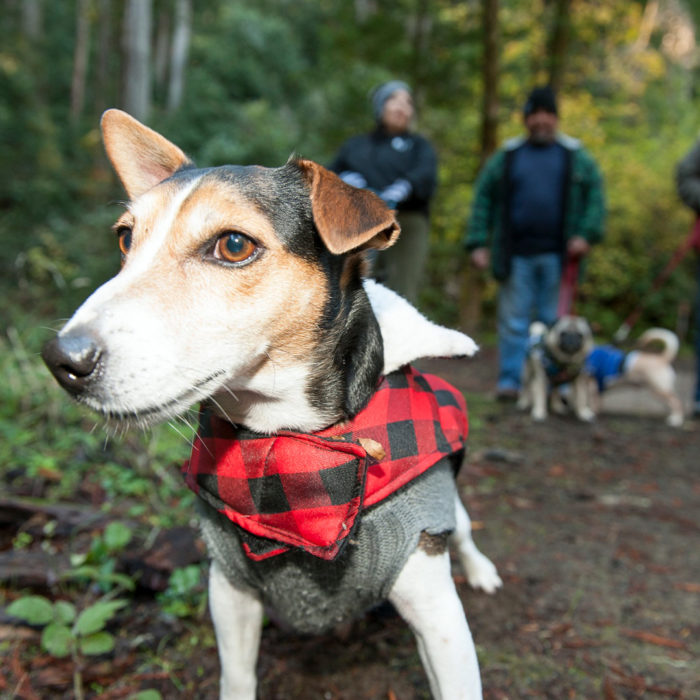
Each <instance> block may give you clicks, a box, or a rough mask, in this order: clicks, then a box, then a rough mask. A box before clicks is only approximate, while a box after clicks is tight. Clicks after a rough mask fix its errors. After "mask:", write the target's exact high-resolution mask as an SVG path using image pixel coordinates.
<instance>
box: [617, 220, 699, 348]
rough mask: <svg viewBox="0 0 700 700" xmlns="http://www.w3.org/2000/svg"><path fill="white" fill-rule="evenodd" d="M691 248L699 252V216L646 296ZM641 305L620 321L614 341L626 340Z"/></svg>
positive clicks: (669, 273) (667, 275) (668, 274)
mask: <svg viewBox="0 0 700 700" xmlns="http://www.w3.org/2000/svg"><path fill="white" fill-rule="evenodd" d="M691 248H695V250H696V251H698V252H700V218H698V219H696V220H695V223H694V224H693V227H692V228H691V229H690V233H689V234H688V236H687V237H686V238H685V240H684V241H682V242H681V244H680V245H679V246H678V247H677V248H676V250H675V252H674V253H673V255H672V256H671V259H670V260H669V261H668V262H667V263H666V266H665V267H664V269H663V270H661V272H659V274H658V275H657V276H656V279H654V281H653V283H652V285H651V287H650V289H649V291H648V293H647V295H645V296H648V294H653V293H654V292H655V291H656V290H657V289H659V287H660V286H661V285H662V284H663V283H664V282H665V281H666V280H667V279H668V278H669V277H670V275H671V273H672V272H673V271H674V270H675V269H676V268H677V267H678V265H679V263H680V262H681V260H683V258H684V257H685V256H686V255H687V254H688V251H689V250H690V249H691ZM643 306H644V303H643V302H642V303H640V304H638V305H637V306H636V308H635V309H633V311H632V313H630V314H629V316H627V318H626V319H625V320H624V321H623V322H622V325H621V326H620V327H619V328H618V329H617V330H616V331H615V335H614V336H613V340H614V341H615V342H616V343H622V342H624V341H625V340H627V336H629V334H630V331H631V330H632V328H633V327H634V324H635V323H637V321H638V320H639V317H640V316H641V314H642V308H643Z"/></svg>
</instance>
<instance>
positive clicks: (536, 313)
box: [464, 87, 605, 400]
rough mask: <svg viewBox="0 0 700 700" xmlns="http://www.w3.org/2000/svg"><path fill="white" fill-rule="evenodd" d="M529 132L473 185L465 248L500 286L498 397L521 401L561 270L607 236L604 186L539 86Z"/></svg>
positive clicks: (549, 320) (530, 105) (528, 116)
mask: <svg viewBox="0 0 700 700" xmlns="http://www.w3.org/2000/svg"><path fill="white" fill-rule="evenodd" d="M523 116H524V123H525V128H526V131H527V134H526V135H524V136H522V137H518V138H515V139H511V140H510V141H507V142H506V143H505V145H504V146H503V147H502V148H501V149H500V150H498V151H496V153H495V154H494V155H493V156H491V158H490V159H489V160H488V161H487V163H486V165H485V166H484V168H483V170H482V171H481V173H480V174H479V177H478V178H477V181H476V185H475V194H474V201H473V204H472V212H471V216H470V219H469V222H468V226H467V234H466V236H465V240H464V245H465V247H466V249H467V250H468V251H470V253H471V260H472V263H473V264H474V265H475V266H476V267H477V268H479V269H485V268H488V267H489V266H490V267H491V270H492V272H493V275H494V277H495V278H496V279H497V280H498V281H499V282H500V283H501V286H500V290H499V299H498V339H499V352H500V368H499V376H498V383H497V386H496V395H497V397H498V398H499V399H504V400H511V399H513V400H514V399H516V398H517V396H518V393H519V391H520V384H521V374H522V368H523V363H524V360H525V354H526V352H527V342H528V329H529V326H530V323H531V322H532V321H534V320H538V321H542V322H543V323H545V324H547V325H551V324H553V323H554V321H555V320H556V316H557V302H558V298H559V287H560V283H561V277H562V268H563V265H564V263H565V262H566V261H567V260H568V259H577V258H583V257H584V256H585V255H587V253H588V252H589V250H590V246H591V245H592V244H593V243H597V242H598V241H599V240H600V239H601V238H602V235H603V222H604V218H605V203H604V195H603V183H602V179H601V175H600V172H599V170H598V167H597V165H596V163H595V161H594V160H593V158H592V157H591V156H590V155H589V154H588V153H587V151H586V150H585V149H584V148H583V147H582V146H581V143H580V141H578V140H576V139H573V138H571V137H570V136H566V135H565V134H562V133H561V132H559V131H558V124H559V120H558V113H557V103H556V98H555V95H554V92H553V91H552V90H551V88H549V87H537V88H535V89H534V90H533V91H532V92H531V93H530V96H529V97H528V100H527V102H526V103H525V107H524V110H523Z"/></svg>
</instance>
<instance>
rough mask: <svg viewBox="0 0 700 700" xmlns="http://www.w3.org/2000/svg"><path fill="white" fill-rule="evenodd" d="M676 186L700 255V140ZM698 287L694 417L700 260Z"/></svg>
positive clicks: (699, 402) (699, 382)
mask: <svg viewBox="0 0 700 700" xmlns="http://www.w3.org/2000/svg"><path fill="white" fill-rule="evenodd" d="M676 186H677V189H678V195H679V196H680V198H681V199H682V200H683V202H684V203H685V204H687V205H688V206H689V207H690V208H691V209H692V210H693V211H694V212H695V216H696V218H697V221H696V223H695V238H694V246H695V249H696V250H697V251H698V253H700V139H699V140H698V141H697V142H696V143H695V145H694V146H693V147H692V148H691V149H690V151H688V153H686V154H685V156H684V157H683V158H682V159H681V160H680V161H679V163H678V165H677V166H676ZM697 278H698V287H697V296H696V300H695V319H696V323H695V357H696V379H695V396H694V399H693V415H694V416H696V417H700V260H698V271H697Z"/></svg>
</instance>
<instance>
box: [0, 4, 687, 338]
mask: <svg viewBox="0 0 700 700" xmlns="http://www.w3.org/2000/svg"><path fill="white" fill-rule="evenodd" d="M76 5H77V3H76V2H75V0H69V1H68V2H64V3H41V8H42V15H41V25H40V32H39V34H38V35H28V34H27V32H26V31H25V30H24V29H23V24H22V13H21V11H20V4H18V3H14V4H10V5H8V6H7V7H8V8H9V9H8V10H7V11H6V13H5V14H6V16H5V17H4V21H3V23H2V25H1V26H0V39H1V40H2V43H1V44H0V46H1V48H0V95H1V96H2V99H1V100H0V175H1V176H0V272H1V273H2V278H1V282H0V284H2V292H3V293H2V295H1V297H0V298H1V301H0V311H2V313H3V316H4V317H7V318H8V319H10V320H11V321H12V322H13V323H14V324H15V326H16V327H17V328H20V329H21V332H24V331H23V330H22V329H24V328H25V327H27V326H29V325H31V324H34V323H36V319H37V318H44V319H51V321H50V322H51V323H52V324H53V323H54V321H53V319H55V318H57V317H58V318H60V317H62V316H65V315H67V314H68V313H69V312H70V310H71V309H72V308H74V307H75V305H76V304H77V303H78V302H79V301H80V300H81V299H82V298H83V297H84V296H85V295H86V294H87V293H88V291H89V290H90V289H92V288H93V287H95V286H96V285H98V284H99V283H100V282H102V281H103V280H104V279H106V278H107V277H109V276H110V275H111V274H112V273H113V272H114V271H116V270H117V269H118V253H117V252H116V245H115V241H114V239H113V236H111V235H110V234H109V231H108V229H109V225H110V224H111V222H112V221H113V220H114V219H115V218H116V216H117V215H118V212H119V209H120V207H119V205H118V202H119V200H120V199H122V198H123V197H124V195H123V193H122V192H121V190H120V188H119V186H118V184H117V183H116V181H115V178H114V177H113V175H112V173H111V171H110V168H109V167H108V165H107V163H106V160H105V158H104V156H103V154H102V147H101V143H100V138H99V129H98V121H99V114H100V111H101V110H102V108H103V107H104V106H120V104H121V98H120V81H121V79H122V78H121V75H122V73H123V69H124V59H123V56H122V54H121V49H120V37H119V35H120V32H121V31H122V30H121V23H122V17H123V11H124V2H123V1H120V2H114V3H111V4H110V10H109V12H110V13H111V16H110V17H108V18H107V19H108V20H109V23H108V27H109V31H110V34H109V39H110V41H111V45H110V49H111V50H110V51H109V52H108V53H107V54H106V58H105V55H104V53H100V46H99V43H98V41H97V25H98V21H99V17H98V11H97V5H96V4H94V5H92V6H91V8H92V9H91V30H92V35H91V43H90V52H89V56H88V72H87V78H86V97H85V107H84V108H83V109H82V111H81V112H80V113H79V114H78V115H77V116H75V115H74V116H71V111H70V92H71V72H72V68H73V51H74V48H75V31H76V30H75V23H76V16H75V13H76ZM645 5H646V3H644V2H636V1H633V2H625V1H623V0H612V1H611V2H607V3H599V2H594V1H593V0H574V2H572V3H571V30H570V37H569V45H568V49H567V55H566V61H567V62H566V71H565V78H564V89H563V90H562V91H561V95H560V105H561V110H560V111H561V116H562V120H561V123H562V128H563V130H564V131H566V132H568V133H570V134H572V135H574V136H577V137H579V138H581V139H582V140H583V142H584V144H585V145H586V146H587V147H588V148H589V150H590V151H591V152H592V153H593V154H594V155H595V157H596V158H597V159H598V161H599V162H600V164H601V168H602V170H603V173H604V175H605V179H606V184H607V194H608V200H609V206H610V216H609V220H608V227H607V230H608V233H607V239H606V241H605V243H604V244H603V245H601V246H599V248H598V249H597V250H596V251H595V253H594V254H593V256H592V260H591V265H590V266H589V268H588V275H587V277H586V280H585V283H584V285H583V287H582V289H581V297H580V299H581V307H580V308H581V311H583V312H584V313H586V314H587V315H588V316H590V317H591V318H592V320H593V321H594V322H595V323H597V324H598V325H599V327H600V329H601V332H603V333H604V334H610V333H612V331H613V330H614V329H615V328H616V327H617V325H619V323H620V322H621V321H622V319H623V318H624V317H625V316H626V315H627V313H629V311H630V310H631V308H632V307H633V306H634V305H636V304H637V303H638V302H639V300H640V299H642V298H644V296H645V293H646V291H647V290H648V287H649V284H650V282H651V280H652V279H653V277H654V276H655V274H657V273H658V271H659V270H660V269H661V268H662V267H663V265H664V263H665V262H666V260H668V258H669V256H670V255H671V253H672V251H673V249H674V248H675V246H676V245H677V244H678V243H679V242H680V241H681V240H682V238H683V237H684V235H685V234H686V231H687V229H688V228H689V225H690V222H691V217H690V214H689V212H688V211H686V210H685V209H684V208H683V207H682V206H681V204H680V203H679V202H678V200H677V197H676V195H675V191H674V185H673V169H674V165H675V163H676V161H677V160H678V158H679V157H680V156H681V155H682V154H683V153H684V152H685V151H686V150H687V149H688V148H689V147H690V145H691V144H692V142H693V141H694V139H695V138H696V136H697V131H698V124H697V107H698V100H697V96H696V91H695V87H694V86H695V84H696V80H697V74H698V73H697V68H696V67H695V65H694V63H693V53H692V50H690V53H688V51H689V50H686V51H685V53H683V51H681V50H680V49H679V48H678V45H679V42H680V43H682V41H681V40H682V39H683V37H684V36H686V38H687V35H684V34H683V31H682V30H683V29H686V30H689V31H691V34H692V30H693V25H692V22H693V21H697V17H696V16H694V15H693V12H694V10H693V7H692V3H688V4H687V5H684V4H682V3H680V4H675V5H674V4H673V3H668V7H671V10H673V8H675V10H673V11H674V12H675V13H676V14H675V15H673V16H671V17H670V19H669V17H667V14H668V8H667V9H666V10H664V12H666V13H667V14H666V15H663V14H662V15H661V16H660V19H659V20H658V21H657V24H656V25H655V27H654V28H653V31H652V32H651V33H650V34H649V36H648V37H647V38H646V39H645V40H642V39H643V37H642V34H643V31H642V25H643V19H644V9H645ZM664 7H666V5H664ZM153 8H154V17H155V18H156V19H158V18H161V17H166V18H167V17H169V16H170V14H172V3H171V2H169V1H168V0H155V1H154V4H153ZM662 9H663V8H662ZM552 11H553V10H552V3H549V2H547V1H546V0H536V2H535V3H534V5H533V3H532V2H525V0H511V1H510V2H508V3H503V4H502V6H501V10H500V23H501V27H500V31H501V51H500V74H501V77H500V84H499V95H500V108H499V110H500V111H499V117H500V124H501V133H500V137H501V138H502V139H505V138H507V137H510V136H513V135H515V134H518V133H520V131H521V121H520V109H521V105H522V102H523V99H524V96H525V94H526V93H527V91H528V90H529V88H530V87H531V85H533V84H535V83H537V82H541V81H543V80H544V79H545V70H546V65H547V55H546V52H547V38H548V32H549V31H550V27H551V22H552ZM169 13H170V14H169ZM480 22H481V20H480V3H477V2H464V3H453V2H450V1H449V0H436V1H435V2H433V3H422V4H421V3H417V4H416V3H414V2H409V0H399V1H397V2H391V3H390V2H388V1H387V0H374V1H373V2H369V1H367V2H357V1H355V2H350V1H349V0H345V1H343V2H340V3H331V2H325V1H324V2H317V1H316V0H297V1H295V2H292V1H291V0H258V1H255V2H254V1H253V0H238V1H237V2H231V1H227V0H208V2H206V3H195V4H194V14H193V26H192V41H191V46H190V53H189V60H188V67H187V71H186V83H185V85H186V88H185V97H184V100H183V102H182V104H181V106H180V107H179V108H178V109H176V110H174V111H168V110H167V109H166V106H165V104H166V99H165V90H166V87H165V84H164V83H163V81H162V80H161V81H160V82H159V81H158V80H155V81H154V87H153V98H154V99H153V109H152V113H151V115H150V117H149V118H148V122H149V124H150V125H152V126H153V127H154V128H156V129H158V130H161V131H162V132H164V133H165V134H167V135H168V137H169V138H171V139H172V140H174V141H175V142H177V143H178V144H179V145H181V146H182V147H183V149H184V150H185V151H187V152H188V153H189V154H190V155H191V156H192V157H193V158H194V159H195V160H196V162H198V163H199V164H201V165H217V164H221V163H225V162H238V163H260V164H263V165H277V164H281V163H283V162H284V161H285V160H286V159H287V158H288V157H289V155H290V154H292V153H294V152H296V153H300V154H302V155H304V156H306V157H310V158H313V159H316V160H318V161H320V162H327V161H328V160H329V159H330V158H331V157H332V155H333V153H334V151H335V149H336V148H337V147H338V145H339V144H340V143H341V141H342V140H343V139H344V138H346V137H347V136H348V135H350V134H352V133H357V132H358V131H363V130H367V129H369V128H371V126H372V124H371V116H370V110H369V105H368V92H369V90H370V89H371V88H372V87H373V86H374V85H376V84H378V83H379V82H381V81H383V80H385V79H388V78H392V77H400V78H403V79H406V80H408V81H409V82H410V83H411V84H412V85H414V87H415V90H416V95H417V100H418V107H419V124H418V126H419V129H420V130H421V131H422V132H423V133H425V134H426V135H427V136H428V137H430V138H431V139H432V140H433V142H434V143H435V145H436V147H437V149H438V152H439V155H440V189H439V192H438V195H437V197H436V200H435V203H434V207H433V234H432V235H433V247H432V255H431V261H430V274H429V278H428V280H427V284H426V287H425V290H424V293H423V297H422V305H423V307H424V309H425V310H426V311H427V312H428V313H429V314H430V315H431V316H433V317H435V318H436V319H438V320H440V321H443V322H446V323H452V324H454V323H456V322H457V320H458V318H459V303H460V300H459V289H460V284H461V279H462V277H463V276H464V275H468V274H473V273H472V272H471V271H470V270H469V268H468V266H467V265H466V264H465V262H466V261H465V258H464V255H463V253H462V250H461V246H460V239H461V237H462V234H463V229H464V223H465V220H466V218H467V215H468V212H469V206H470V200H471V195H472V186H473V182H474V178H475V175H476V172H477V169H478V162H479V153H480V143H479V138H480V118H481V117H480V99H481V93H482V85H481V77H480V60H481V51H482V43H481V42H482V36H481V24H480ZM674 22H675V24H674ZM157 25H158V23H157V22H156V21H154V30H153V31H154V43H155V41H156V37H155V34H156V31H157ZM674 27H675V28H674ZM674 42H675V43H674ZM674 47H675V48H674ZM693 50H694V52H695V54H694V57H695V58H697V51H698V50H697V48H693ZM99 61H106V68H105V70H106V71H107V73H106V76H107V77H106V78H105V77H100V76H104V75H105V74H103V73H99V72H98V66H97V64H98V62H99ZM692 289H693V270H692V262H691V261H690V260H688V261H686V263H684V265H683V266H681V268H680V269H679V270H678V271H677V272H676V273H675V274H674V275H673V277H672V278H671V280H670V281H669V282H668V284H667V285H665V286H664V288H663V289H662V290H660V292H659V293H658V294H656V295H654V296H653V297H652V298H650V299H648V301H647V302H646V310H645V316H644V318H643V320H642V323H641V324H640V325H642V326H643V325H649V324H652V323H653V324H662V325H666V326H670V327H675V325H676V323H677V316H678V310H679V305H681V306H682V302H683V301H684V300H689V299H690V298H691V297H692ZM493 296H494V289H493V285H492V283H491V284H489V285H487V288H486V292H485V300H484V301H485V309H486V323H485V329H488V328H489V327H490V315H489V314H490V311H491V310H492V307H493V303H492V302H493Z"/></svg>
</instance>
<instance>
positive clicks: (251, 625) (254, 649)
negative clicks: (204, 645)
mask: <svg viewBox="0 0 700 700" xmlns="http://www.w3.org/2000/svg"><path fill="white" fill-rule="evenodd" d="M209 608H210V610H211V616H212V619H213V620H214V629H215V631H216V641H217V645H218V648H219V659H220V662H221V686H220V689H219V697H220V698H221V700H255V692H256V676H255V666H256V662H257V659H258V647H259V645H260V634H261V630H262V621H263V606H262V602H261V601H260V598H259V596H257V595H256V594H255V593H254V592H253V591H252V590H250V589H243V588H236V587H235V586H233V585H232V584H231V582H230V581H229V580H228V579H227V578H226V576H225V575H224V573H223V572H222V571H221V569H220V568H219V565H218V564H217V563H216V562H215V561H214V562H212V566H211V571H210V572H209Z"/></svg>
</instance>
